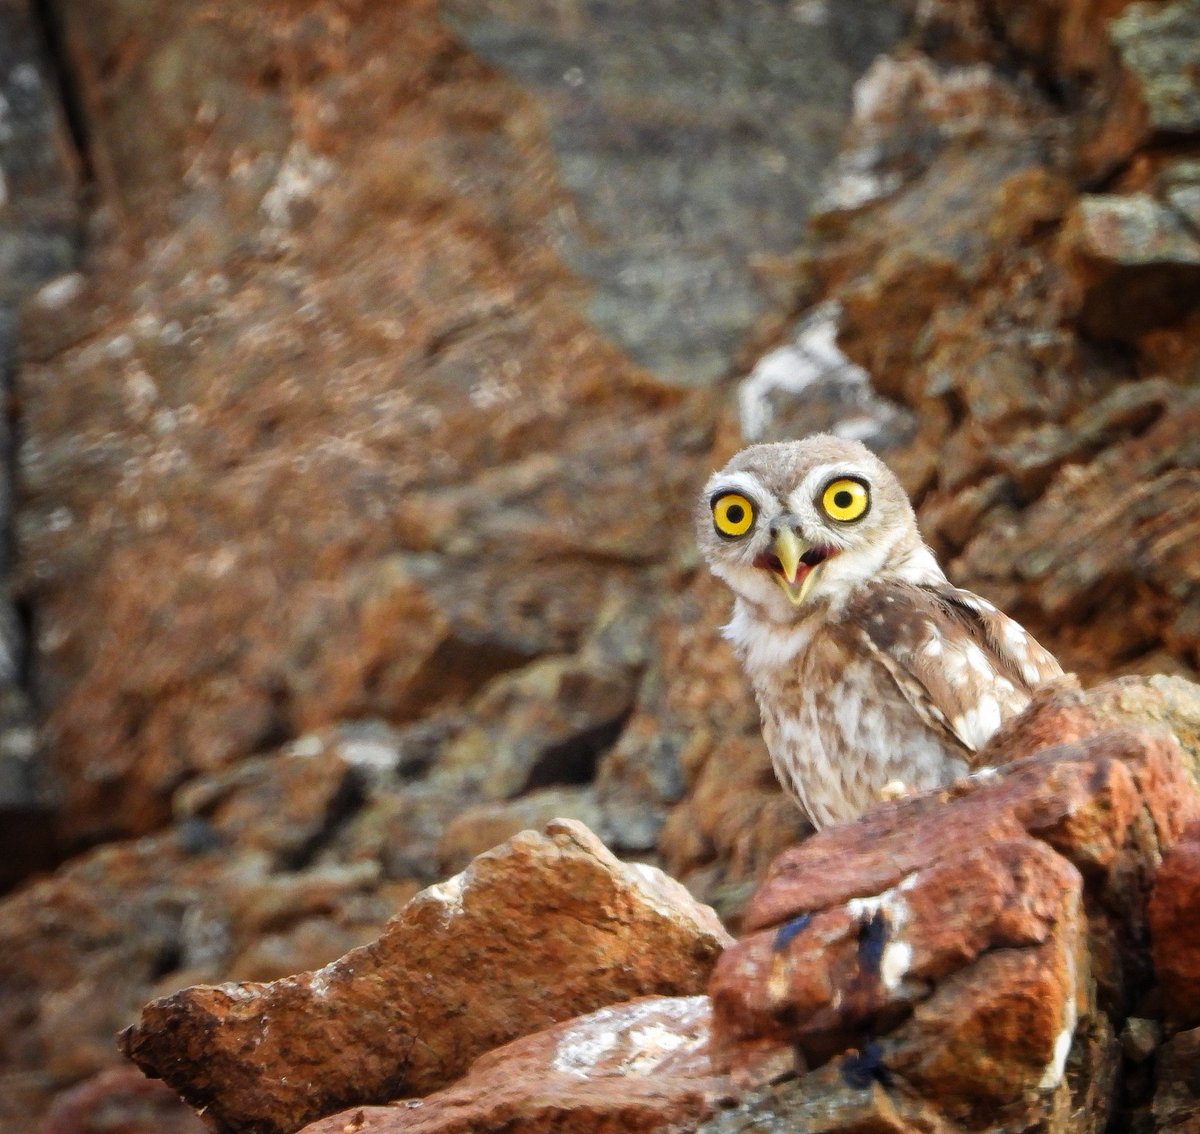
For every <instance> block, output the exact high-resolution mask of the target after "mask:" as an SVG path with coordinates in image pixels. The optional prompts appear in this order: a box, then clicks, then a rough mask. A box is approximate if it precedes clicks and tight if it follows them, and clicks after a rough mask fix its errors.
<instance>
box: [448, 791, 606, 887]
mask: <svg viewBox="0 0 1200 1134" xmlns="http://www.w3.org/2000/svg"><path fill="white" fill-rule="evenodd" d="M558 818H562V819H572V820H574V821H575V822H577V823H582V824H583V825H584V826H585V827H588V828H590V829H592V830H594V831H597V832H600V833H604V813H603V811H602V809H601V807H600V805H599V803H598V802H597V801H596V797H595V789H594V788H592V787H591V786H588V787H573V788H572V787H557V788H544V789H542V790H541V791H534V792H530V793H529V794H528V795H523V796H521V797H520V798H519V799H513V800H508V801H504V802H498V803H479V804H476V805H475V806H474V807H467V808H465V809H464V810H462V811H460V812H459V813H458V814H457V815H455V816H454V817H453V818H452V819H451V820H450V821H449V822H448V823H447V824H446V828H445V830H444V831H443V832H442V837H441V840H440V841H439V843H438V851H437V858H438V863H439V866H440V869H441V871H442V873H443V874H450V873H457V872H458V871H460V870H462V869H463V868H464V867H466V865H467V864H468V863H469V862H470V861H471V859H473V858H475V857H476V856H477V855H480V854H483V853H484V851H486V850H489V849H491V848H492V847H494V846H497V845H499V844H500V843H502V842H504V841H505V840H506V839H511V838H512V837H513V836H514V835H515V834H517V833H518V832H520V831H524V830H527V829H529V828H540V827H545V826H546V824H547V823H549V822H551V820H553V819H558ZM605 841H606V843H607V842H608V840H605Z"/></svg>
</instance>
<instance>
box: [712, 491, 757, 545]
mask: <svg viewBox="0 0 1200 1134" xmlns="http://www.w3.org/2000/svg"><path fill="white" fill-rule="evenodd" d="M712 514H713V526H714V527H715V528H716V529H717V531H718V532H720V533H721V535H723V536H741V535H745V534H746V533H747V532H748V531H749V530H750V528H751V526H752V525H753V523H754V505H753V504H752V503H751V502H750V501H749V500H748V499H746V497H745V496H743V495H742V494H741V493H740V492H726V493H725V494H724V495H723V496H718V497H717V498H716V500H714V501H713V502H712Z"/></svg>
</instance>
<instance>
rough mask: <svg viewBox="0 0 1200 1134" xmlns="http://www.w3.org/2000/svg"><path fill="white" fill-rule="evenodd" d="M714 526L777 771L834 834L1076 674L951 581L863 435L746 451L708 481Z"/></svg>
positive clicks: (945, 772) (707, 524) (703, 531)
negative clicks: (1044, 689)
mask: <svg viewBox="0 0 1200 1134" xmlns="http://www.w3.org/2000/svg"><path fill="white" fill-rule="evenodd" d="M697 529H698V533H699V536H700V545H701V548H702V549H703V550H704V552H705V555H706V558H707V559H708V562H709V565H710V567H711V568H712V570H713V572H714V573H715V574H717V575H718V576H720V577H721V578H722V579H724V580H725V582H727V583H728V584H729V586H730V588H731V589H732V590H733V592H734V595H735V599H734V612H733V618H732V620H731V621H730V623H729V625H728V626H727V627H726V634H727V636H728V637H729V638H730V640H731V641H732V642H733V645H734V648H735V649H736V651H737V653H738V655H739V656H740V658H741V661H742V664H743V666H744V668H745V670H746V673H747V675H748V677H749V678H750V681H751V683H752V685H753V687H754V692H755V696H756V698H757V700H758V704H759V709H760V712H761V715H762V722H763V735H764V738H765V740H766V743H767V747H768V749H769V751H770V753H771V759H772V763H773V765H774V768H775V772H776V775H777V776H778V777H779V780H780V782H781V783H782V784H783V786H784V787H785V788H786V789H787V790H788V791H789V792H790V793H791V794H792V795H793V796H794V797H795V799H796V800H797V801H798V802H799V803H800V805H801V807H803V808H804V810H805V811H806V812H807V814H808V816H809V818H810V819H811V820H812V822H813V823H814V825H816V826H817V827H822V826H827V825H828V824H830V823H838V822H843V821H846V820H848V819H852V818H855V817H856V816H858V815H860V814H861V813H862V812H863V811H865V810H866V809H867V808H868V807H870V806H871V805H872V804H874V803H875V802H877V801H878V800H879V798H880V796H881V793H882V792H883V790H884V789H885V787H888V786H889V785H894V784H902V785H903V786H904V788H905V789H906V790H910V791H920V790H926V789H929V788H934V787H937V786H939V785H941V784H944V783H947V782H948V781H950V780H952V779H954V778H955V777H957V776H960V775H962V774H963V773H964V772H966V771H967V770H968V769H969V768H970V767H971V764H972V757H973V754H974V752H975V751H976V750H977V749H978V748H980V747H981V746H982V745H983V744H984V743H985V742H986V741H987V740H988V738H989V737H990V736H991V735H992V734H993V733H994V732H995V731H996V729H997V728H998V727H999V726H1000V724H1001V722H1002V721H1003V720H1005V719H1006V718H1008V717H1009V716H1011V715H1013V714H1014V713H1017V712H1019V711H1020V710H1021V709H1022V708H1024V707H1025V705H1026V704H1027V703H1028V701H1029V697H1030V694H1031V692H1032V690H1033V689H1034V688H1035V687H1036V686H1037V685H1039V684H1041V683H1042V682H1043V681H1046V680H1048V679H1050V678H1052V677H1054V676H1056V675H1058V674H1061V672H1062V670H1061V668H1060V667H1059V665H1058V663H1057V662H1056V661H1055V660H1054V658H1053V657H1052V656H1051V655H1050V654H1049V653H1047V652H1046V651H1045V650H1044V649H1043V648H1042V647H1041V646H1040V645H1038V643H1037V642H1035V641H1034V640H1033V638H1031V637H1030V636H1029V635H1028V634H1027V633H1026V632H1025V631H1024V630H1023V629H1022V628H1021V627H1020V626H1019V625H1017V623H1015V622H1013V621H1012V620H1011V619H1009V618H1007V617H1006V616H1005V615H1003V614H1001V613H1000V612H999V611H998V610H997V609H996V608H995V607H994V606H992V605H991V604H990V603H988V602H986V601H985V600H984V599H981V598H979V597H978V596H976V595H973V594H971V593H970V592H969V591H964V590H960V589H958V588H956V587H954V586H952V585H951V584H950V583H949V581H948V580H947V579H946V577H945V575H944V574H943V572H942V570H941V568H940V567H939V566H938V564H937V560H936V559H935V557H934V555H933V552H932V551H930V549H929V548H928V547H927V546H926V545H925V543H924V542H923V541H922V540H921V537H920V534H919V532H918V531H917V526H916V518H915V516H914V515H913V511H912V507H911V505H910V504H909V502H908V498H907V497H906V496H905V494H904V491H903V489H902V488H901V486H900V484H899V482H898V481H897V480H896V478H895V477H894V475H893V474H892V473H891V472H890V471H889V470H888V469H887V467H886V466H885V465H883V464H882V462H880V461H879V460H878V458H876V457H875V456H874V455H873V454H871V453H870V451H869V450H867V449H866V448H865V447H864V446H862V445H859V444H858V443H856V442H849V441H843V440H841V439H839V438H835V437H830V436H825V435H818V436H815V437H810V438H806V439H805V440H803V441H796V442H787V443H782V444H769V445H755V446H752V447H751V448H749V449H744V450H743V451H742V452H741V453H739V454H738V455H737V456H736V457H734V459H733V460H732V461H731V462H730V463H729V464H728V465H727V466H726V467H725V469H723V470H722V471H721V472H720V473H718V474H716V475H715V476H714V477H713V478H712V479H711V480H710V481H709V484H708V486H707V487H706V489H705V492H704V495H703V497H702V499H701V501H700V504H699V506H698V509H697Z"/></svg>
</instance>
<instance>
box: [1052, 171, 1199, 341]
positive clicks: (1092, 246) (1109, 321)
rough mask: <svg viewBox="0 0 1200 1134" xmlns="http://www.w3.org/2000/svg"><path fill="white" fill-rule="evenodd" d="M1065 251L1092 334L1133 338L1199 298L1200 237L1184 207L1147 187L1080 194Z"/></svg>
mask: <svg viewBox="0 0 1200 1134" xmlns="http://www.w3.org/2000/svg"><path fill="white" fill-rule="evenodd" d="M1060 256H1061V257H1062V260H1063V263H1064V266H1065V269H1066V270H1067V271H1068V272H1069V273H1071V275H1072V276H1073V277H1074V286H1075V288H1076V289H1077V290H1078V293H1079V300H1078V304H1079V313H1078V318H1079V322H1080V325H1081V327H1082V328H1083V330H1084V332H1085V333H1086V334H1088V335H1091V336H1094V337H1095V338H1098V339H1117V340H1123V341H1128V340H1130V339H1134V338H1136V337H1137V336H1139V335H1141V334H1143V333H1145V331H1147V330H1148V329H1150V328H1151V327H1156V326H1160V325H1162V324H1165V323H1174V322H1176V321H1178V320H1179V319H1180V318H1182V317H1183V316H1185V315H1186V314H1188V313H1189V312H1190V311H1191V310H1193V309H1194V308H1195V307H1196V306H1197V304H1200V241H1198V240H1197V239H1196V237H1195V235H1194V234H1193V230H1192V229H1191V228H1190V227H1189V226H1188V225H1187V224H1186V223H1185V222H1184V221H1183V220H1182V219H1181V218H1180V216H1179V214H1178V213H1177V212H1176V211H1175V210H1174V209H1171V208H1168V207H1167V206H1166V205H1164V204H1162V203H1160V202H1159V201H1156V200H1155V199H1154V198H1153V197H1150V196H1149V195H1147V194H1144V193H1134V194H1129V195H1127V196H1119V195H1116V194H1103V195H1091V196H1083V197H1080V198H1079V200H1078V201H1077V202H1076V204H1075V207H1074V208H1073V209H1072V211H1071V214H1070V216H1068V218H1067V221H1066V223H1065V224H1064V226H1063V231H1062V237H1061V245H1060Z"/></svg>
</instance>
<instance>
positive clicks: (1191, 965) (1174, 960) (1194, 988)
mask: <svg viewBox="0 0 1200 1134" xmlns="http://www.w3.org/2000/svg"><path fill="white" fill-rule="evenodd" d="M1147 915H1148V918H1149V922H1150V940H1151V944H1152V946H1153V949H1154V971H1155V972H1156V973H1157V974H1158V980H1159V985H1160V986H1161V988H1162V1002H1163V1008H1164V1010H1165V1013H1166V1015H1167V1018H1168V1019H1169V1020H1171V1021H1172V1022H1174V1023H1175V1024H1177V1025H1183V1026H1185V1027H1187V1026H1192V1025H1195V1024H1196V1023H1198V1022H1200V826H1195V827H1192V828H1190V829H1189V830H1188V831H1187V832H1186V833H1185V834H1184V836H1183V838H1182V839H1181V840H1180V841H1179V842H1178V843H1176V844H1175V845H1174V846H1173V847H1172V848H1171V849H1170V850H1169V851H1168V852H1167V853H1166V855H1165V856H1164V858H1163V862H1162V865H1161V866H1160V867H1159V868H1158V874H1157V875H1156V876H1155V879H1154V893H1153V894H1152V895H1151V897H1150V905H1149V908H1148V910H1147Z"/></svg>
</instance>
